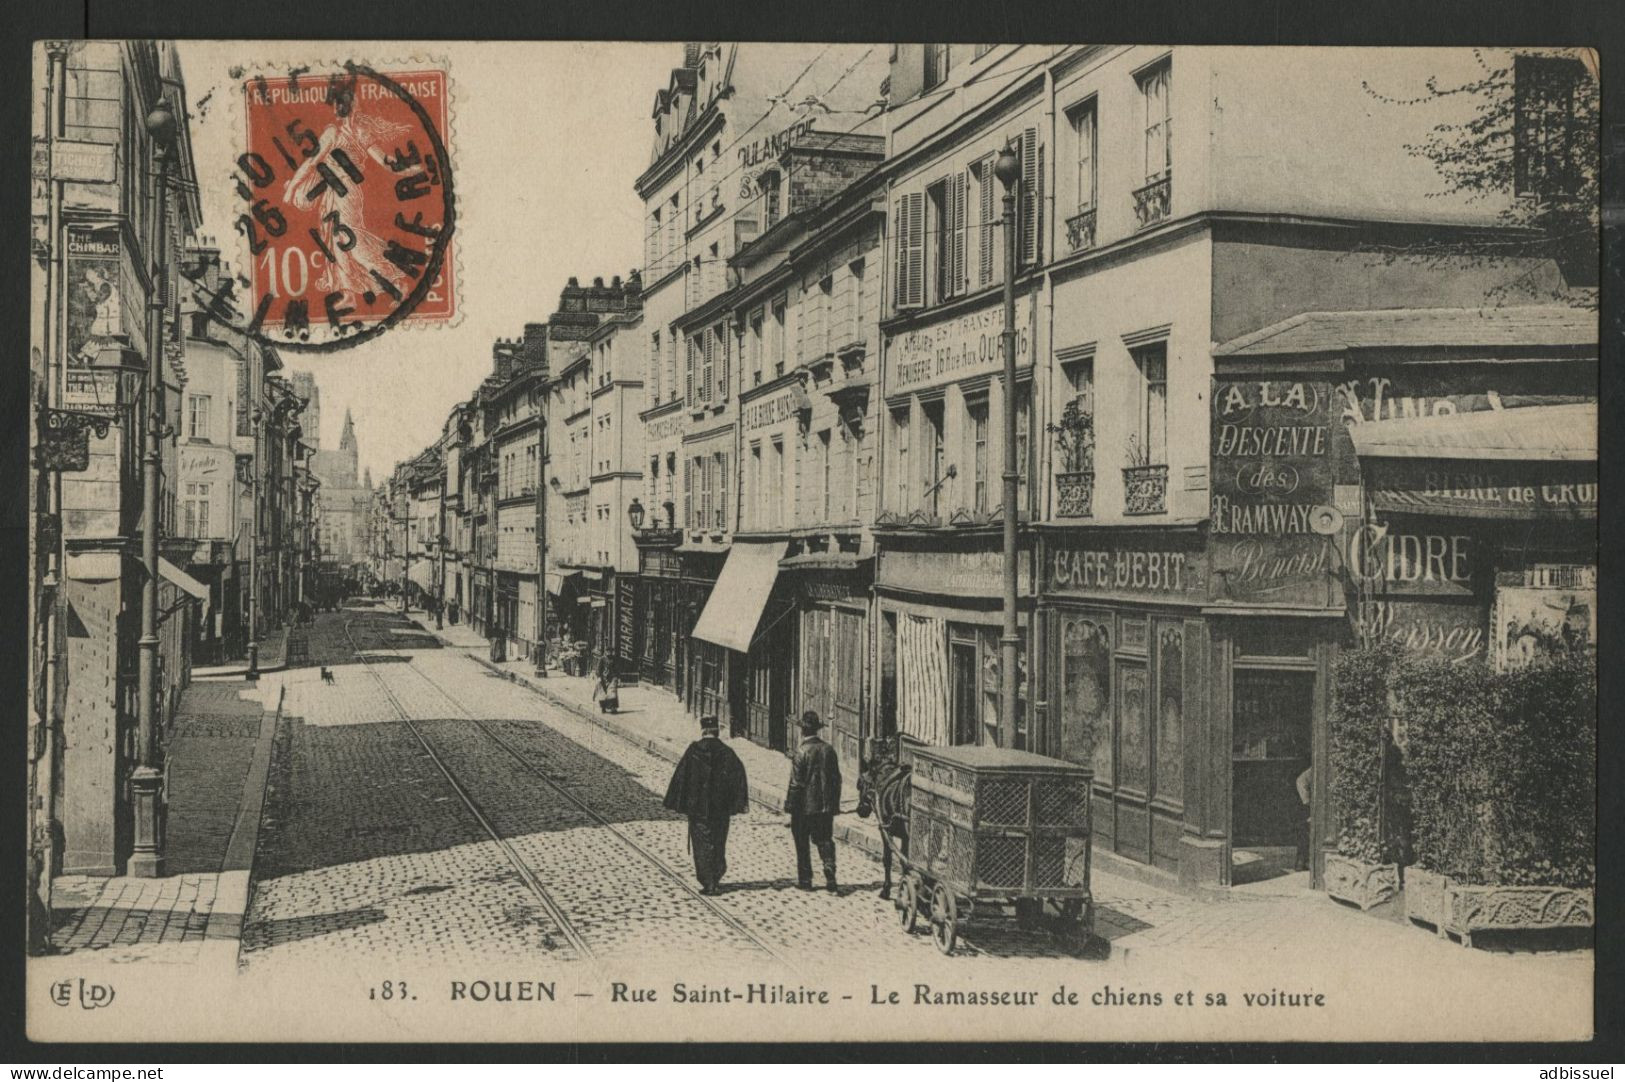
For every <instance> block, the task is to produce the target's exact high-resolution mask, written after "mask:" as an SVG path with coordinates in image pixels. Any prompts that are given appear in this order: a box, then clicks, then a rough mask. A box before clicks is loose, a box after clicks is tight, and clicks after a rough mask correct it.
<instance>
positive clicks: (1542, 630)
mask: <svg viewBox="0 0 1625 1082" xmlns="http://www.w3.org/2000/svg"><path fill="white" fill-rule="evenodd" d="M1596 626H1597V591H1596V588H1595V587H1594V586H1593V587H1591V588H1581V589H1549V588H1541V587H1536V588H1529V587H1522V586H1503V587H1498V588H1497V589H1496V591H1495V607H1494V610H1493V612H1492V616H1491V619H1490V631H1491V644H1490V661H1491V663H1492V664H1493V665H1494V666H1495V668H1496V669H1497V670H1498V671H1505V670H1507V669H1521V668H1524V667H1525V666H1527V665H1529V664H1530V663H1532V662H1534V661H1537V660H1539V659H1541V658H1546V657H1552V656H1556V655H1559V654H1563V653H1567V652H1572V651H1576V650H1595V649H1596Z"/></svg>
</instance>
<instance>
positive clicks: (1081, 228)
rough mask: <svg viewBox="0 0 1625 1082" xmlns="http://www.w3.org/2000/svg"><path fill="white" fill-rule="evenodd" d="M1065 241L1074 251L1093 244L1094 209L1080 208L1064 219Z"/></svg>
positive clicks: (1079, 250)
mask: <svg viewBox="0 0 1625 1082" xmlns="http://www.w3.org/2000/svg"><path fill="white" fill-rule="evenodd" d="M1066 243H1067V246H1068V247H1069V248H1070V249H1071V250H1072V251H1074V252H1081V251H1083V250H1084V249H1085V248H1093V247H1094V246H1095V211H1094V208H1093V207H1091V208H1089V209H1088V210H1080V211H1078V213H1076V214H1074V215H1073V216H1072V217H1070V218H1068V219H1067V220H1066Z"/></svg>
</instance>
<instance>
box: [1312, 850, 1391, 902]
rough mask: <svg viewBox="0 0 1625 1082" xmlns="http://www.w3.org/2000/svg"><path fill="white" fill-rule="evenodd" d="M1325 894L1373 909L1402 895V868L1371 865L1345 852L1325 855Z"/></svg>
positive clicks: (1387, 865)
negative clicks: (1400, 873) (1400, 887)
mask: <svg viewBox="0 0 1625 1082" xmlns="http://www.w3.org/2000/svg"><path fill="white" fill-rule="evenodd" d="M1325 859H1326V893H1327V894H1329V895H1331V896H1332V897H1333V898H1336V899H1337V900H1339V901H1343V902H1348V903H1349V904H1351V905H1356V906H1359V907H1360V908H1361V909H1370V908H1371V907H1372V906H1374V905H1381V904H1382V903H1383V902H1386V901H1387V900H1388V899H1390V898H1392V897H1393V896H1394V895H1395V894H1397V893H1399V865H1397V864H1369V863H1367V862H1366V861H1363V860H1356V859H1355V858H1353V857H1348V856H1344V855H1343V854H1342V853H1327V854H1326V858H1325Z"/></svg>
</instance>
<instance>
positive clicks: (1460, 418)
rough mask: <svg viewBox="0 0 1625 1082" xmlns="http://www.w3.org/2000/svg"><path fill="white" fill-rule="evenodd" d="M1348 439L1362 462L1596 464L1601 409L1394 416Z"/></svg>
mask: <svg viewBox="0 0 1625 1082" xmlns="http://www.w3.org/2000/svg"><path fill="white" fill-rule="evenodd" d="M1349 435H1350V436H1352V437H1353V439H1354V449H1355V451H1356V452H1357V453H1358V454H1359V455H1360V457H1362V458H1448V459H1457V458H1465V459H1474V460H1479V459H1494V460H1498V461H1507V460H1514V461H1523V462H1537V461H1539V462H1550V461H1561V462H1594V461H1596V458H1597V404H1596V403H1595V402H1579V403H1574V404H1568V405H1560V406H1526V407H1523V408H1521V409H1490V410H1478V411H1475V412H1472V413H1452V414H1444V415H1434V416H1431V417H1396V418H1393V419H1390V420H1384V421H1367V422H1366V423H1365V424H1359V425H1351V426H1350V427H1349Z"/></svg>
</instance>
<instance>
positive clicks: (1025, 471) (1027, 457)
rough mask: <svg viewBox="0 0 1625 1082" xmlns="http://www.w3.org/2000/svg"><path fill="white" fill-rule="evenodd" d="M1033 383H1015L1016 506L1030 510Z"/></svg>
mask: <svg viewBox="0 0 1625 1082" xmlns="http://www.w3.org/2000/svg"><path fill="white" fill-rule="evenodd" d="M1032 428H1033V385H1032V383H1031V382H1030V381H1029V382H1027V383H1020V384H1017V385H1016V507H1018V508H1020V509H1022V510H1026V511H1030V510H1032V500H1031V497H1030V496H1029V494H1028V493H1029V491H1030V490H1029V487H1028V484H1027V481H1028V478H1030V477H1031V476H1032V472H1033V441H1032Z"/></svg>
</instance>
